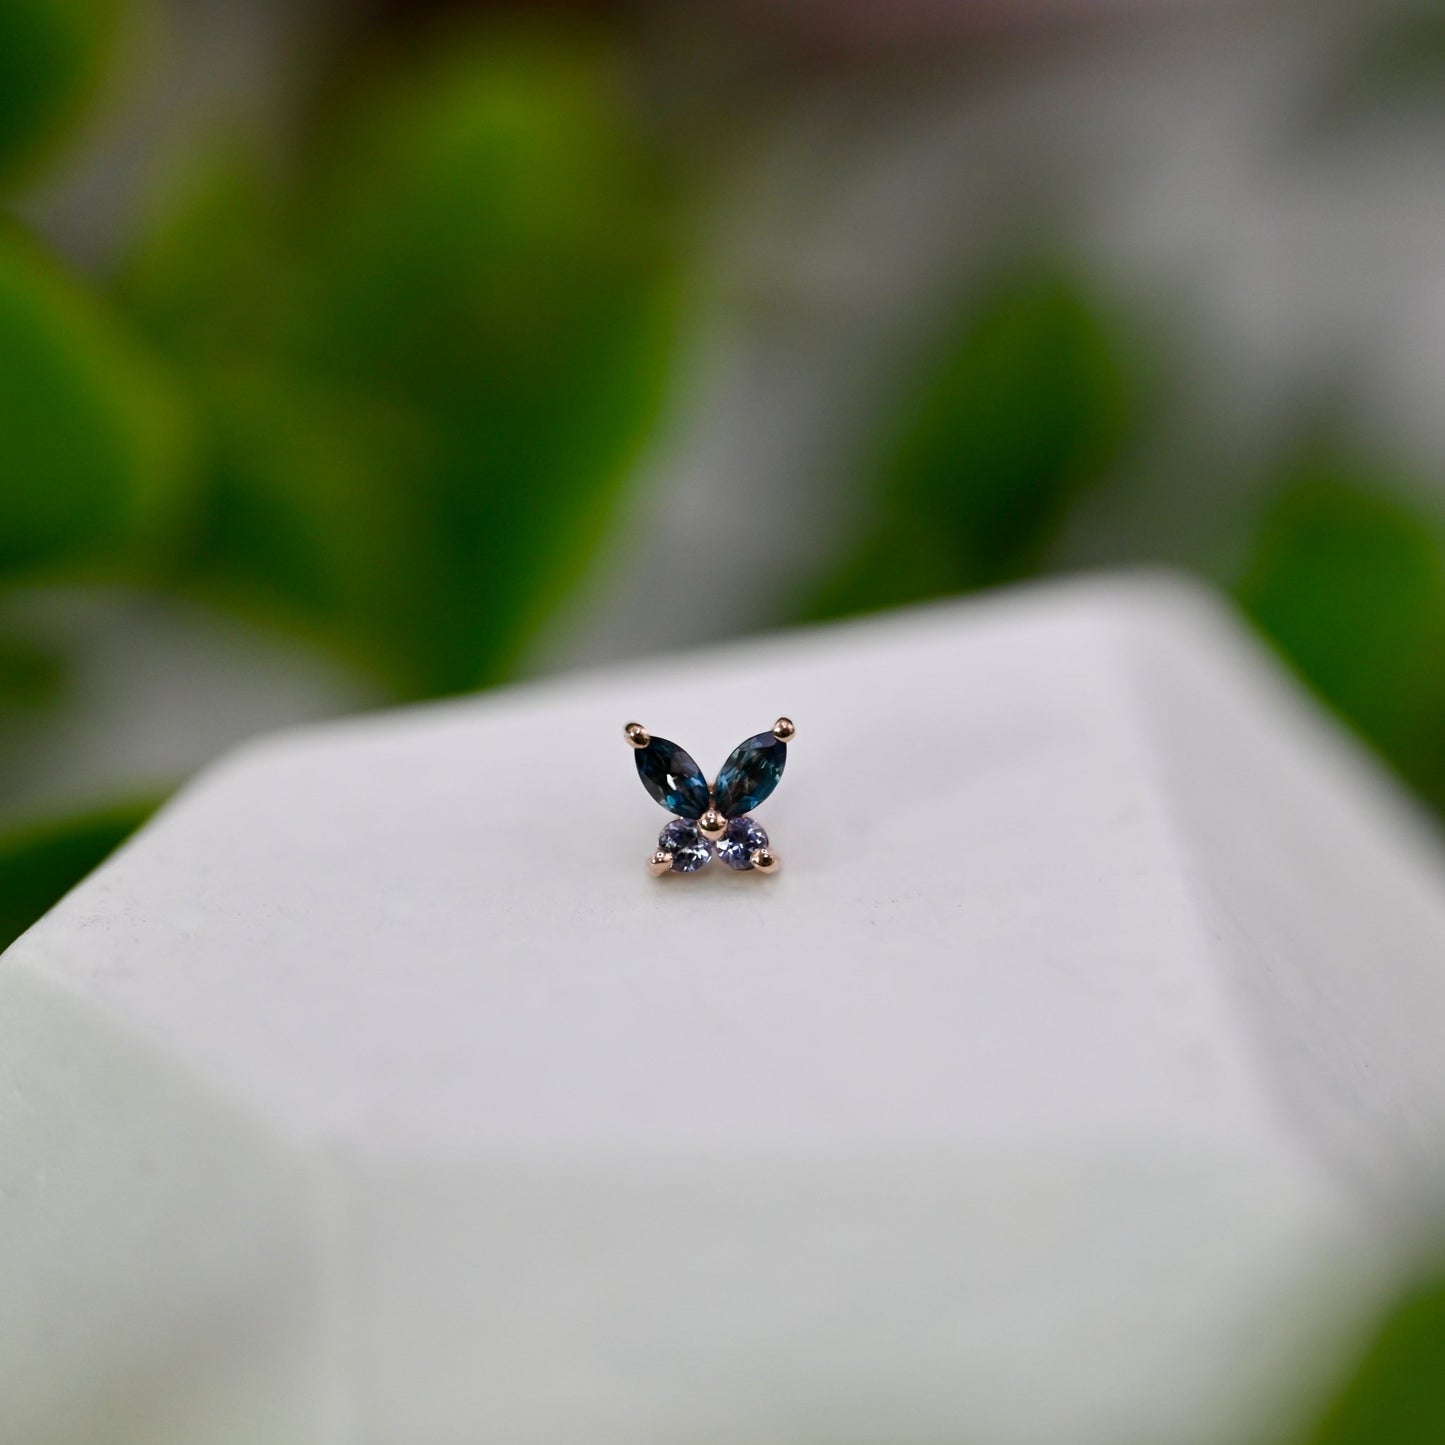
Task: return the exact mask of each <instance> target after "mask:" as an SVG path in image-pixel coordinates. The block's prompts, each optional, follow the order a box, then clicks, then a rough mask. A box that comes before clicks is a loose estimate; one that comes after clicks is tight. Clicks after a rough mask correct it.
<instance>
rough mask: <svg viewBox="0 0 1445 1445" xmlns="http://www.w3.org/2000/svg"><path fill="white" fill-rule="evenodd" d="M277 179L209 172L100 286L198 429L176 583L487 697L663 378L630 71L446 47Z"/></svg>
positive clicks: (557, 580) (658, 277)
mask: <svg viewBox="0 0 1445 1445" xmlns="http://www.w3.org/2000/svg"><path fill="white" fill-rule="evenodd" d="M373 80H375V78H374V77H373ZM293 180H294V186H293V189H292V190H291V191H290V192H289V193H288V194H287V196H286V197H285V200H284V203H283V204H281V205H280V206H276V205H274V204H268V203H267V202H266V201H265V200H264V198H263V197H261V196H259V195H258V190H257V187H256V184H255V181H254V178H253V179H251V180H247V179H246V178H245V177H244V175H242V174H240V173H239V172H238V170H237V168H236V167H235V165H234V163H233V162H231V161H227V162H225V163H223V164H222V165H221V167H220V168H219V173H218V175H217V177H216V179H215V180H214V181H213V182H211V183H209V184H204V185H201V186H199V187H195V188H193V189H192V192H191V194H190V196H189V197H188V198H187V200H186V202H185V204H184V205H183V206H182V207H181V208H180V209H179V211H173V212H172V213H171V214H170V216H169V217H168V218H167V219H166V220H164V221H163V222H162V223H161V224H160V225H159V226H158V227H157V228H156V230H155V232H154V234H153V235H152V237H151V238H150V239H149V240H148V241H147V243H146V245H145V246H144V247H143V248H142V251H141V253H140V254H139V255H138V256H137V258H136V262H135V265H134V266H133V267H132V268H131V269H130V272H129V274H128V276H127V278H126V281H125V284H124V287H123V293H122V294H123V296H124V297H125V299H126V300H127V302H128V304H129V305H130V306H131V307H132V309H133V311H134V314H135V315H136V316H137V317H139V318H140V319H141V320H142V322H143V324H144V325H145V327H146V329H147V330H148V332H149V334H150V335H151V336H152V338H153V339H154V340H155V342H156V344H157V345H158V346H161V347H162V348H163V349H165V350H167V351H168V352H169V353H170V354H172V355H174V356H176V358H177V359H178V360H180V361H182V362H183V364H184V367H185V369H186V371H187V373H188V375H189V376H190V377H191V380H192V385H193V387H194V388H195V392H196V395H197V397H198V404H199V409H200V411H201V412H202V413H203V414H204V415H205V416H207V417H208V418H209V419H210V432H211V443H212V445H211V449H210V453H209V455H210V467H209V488H210V494H211V505H212V510H213V516H214V517H215V518H216V519H217V525H213V526H211V527H210V528H208V530H207V533H206V538H207V539H208V540H207V542H206V546H205V548H204V549H203V550H202V551H201V552H200V553H199V554H198V556H197V558H196V559H195V567H194V571H195V574H196V575H197V576H198V577H203V578H206V579H209V580H214V577H215V576H216V574H217V571H218V570H219V571H220V572H222V573H224V575H225V576H226V577H228V578H229V579H232V580H233V581H235V582H236V583H237V584H239V585H244V583H245V581H246V579H248V578H249V581H250V584H251V586H252V588H253V589H254V591H255V593H256V595H257V597H258V599H259V600H260V601H261V605H272V606H280V607H282V608H285V609H289V610H290V611H291V612H292V614H293V615H294V616H295V617H297V618H298V619H299V620H302V621H304V622H305V623H306V624H307V625H313V626H319V627H321V628H322V629H323V630H329V631H330V632H332V633H333V634H338V635H344V636H345V637H347V638H349V639H350V643H349V645H350V646H351V648H352V650H353V652H355V651H358V650H365V651H369V653H370V654H371V655H372V658H373V661H374V663H375V665H376V668H377V670H378V671H380V672H381V673H383V674H384V675H386V676H389V677H391V678H392V679H393V680H394V682H395V685H396V686H397V687H398V688H399V689H400V690H402V691H405V692H414V693H427V692H445V691H453V690H457V689H463V688H467V687H472V686H476V685H478V684H480V683H485V682H489V681H493V680H495V679H497V678H498V677H501V676H503V675H505V674H506V673H507V671H508V670H509V669H510V668H512V667H513V666H515V664H516V661H517V659H518V657H519V655H520V653H521V651H522V649H523V648H524V647H525V646H526V644H527V642H528V641H529V640H530V639H531V638H532V637H533V635H534V634H535V632H536V630H537V628H538V627H539V626H540V625H541V624H542V622H544V621H545V619H546V618H547V617H548V616H550V615H551V613H552V612H553V611H554V609H555V608H556V607H557V606H558V605H559V604H560V602H561V601H562V600H563V599H564V598H565V596H566V595H567V593H568V592H569V590H570V589H571V587H572V586H573V585H574V584H575V583H576V581H577V580H578V577H579V574H580V572H581V569H582V568H583V566H584V565H585V563H586V561H587V559H588V558H589V557H590V555H591V553H592V550H593V548H594V546H595V544H596V542H597V540H598V538H599V535H600V533H601V531H602V529H603V528H604V526H605V525H606V522H607V519H608V517H609V516H610V514H611V509H612V505H613V503H614V501H615V499H616V497H617V494H618V491H619V489H620V487H621V485H622V482H623V479H624V477H625V475H626V468H627V464H628V463H629V462H630V460H631V458H632V456H633V454H634V453H635V451H636V449H637V448H638V446H639V445H640V443H641V441H642V439H643V438H644V436H645V435H646V433H647V430H648V428H649V426H650V423H651V422H652V420H653V418H654V415H655V413H656V410H657V408H658V405H659V402H660V399H661V396H662V393H663V389H664V385H665V382H666V378H667V373H668V366H667V361H668V357H669V355H670V351H671V343H672V334H673V321H674V310H675V306H674V293H675V267H674V256H673V250H672V246H671V243H670V240H669V228H668V225H667V207H666V203H665V199H664V190H665V188H664V187H663V186H662V184H661V181H660V174H659V168H658V165H657V164H656V162H655V160H654V158H653V156H652V155H651V154H650V152H649V150H648V147H647V145H646V142H645V138H644V134H643V130H642V127H641V125H640V122H639V121H638V119H637V117H636V116H635V115H634V114H633V111H632V105H631V102H630V100H629V96H628V92H627V88H626V85H625V79H624V77H623V76H622V74H621V73H620V72H619V70H618V69H617V67H616V66H615V65H614V63H613V60H612V58H611V57H610V55H609V54H608V53H607V52H606V51H605V50H603V49H601V48H599V47H598V46H597V45H596V44H595V43H594V42H592V41H591V40H590V39H587V38H585V37H580V36H576V35H572V34H569V33H568V32H566V31H561V30H545V31H537V32H532V31H529V32H525V33H519V32H507V33H504V34H489V35H487V36H485V37H480V38H478V37H470V36H468V37H465V38H462V39H455V38H453V39H452V40H451V41H450V42H449V43H448V44H447V45H446V46H445V47H440V48H438V49H437V50H436V51H435V52H434V53H432V54H430V55H429V56H427V57H426V58H424V59H423V60H422V61H420V62H418V63H416V64H415V65H414V66H412V67H411V68H409V69H408V70H406V71H405V72H403V73H397V72H392V71H389V70H388V71H384V72H382V74H381V77H380V79H379V81H378V82H377V83H375V84H373V85H372V86H371V87H369V88H368V87H365V86H363V87H361V88H359V90H358V91H357V93H356V94H355V95H354V96H351V97H348V98H347V99H345V100H344V101H343V102H342V103H341V105H340V108H339V111H338V112H337V114H336V115H335V116H334V118H333V119H332V122H331V124H330V127H329V129H328V131H327V134H326V138H325V141H324V143H323V144H321V145H319V146H318V147H317V150H316V153H315V155H314V156H313V157H312V158H311V159H310V160H309V161H308V162H307V163H306V164H305V165H303V167H302V168H301V170H300V172H299V173H298V175H297V176H296V177H294V178H293ZM258 216H259V217H260V219H259V220H258V219H257V217H258ZM238 237H239V238H240V239H237V238H238ZM258 256H259V257H261V258H263V259H262V260H260V261H259V262H258V261H257V259H256V258H257V257H258ZM197 318H201V319H199V320H198V319H197ZM217 336H220V337H223V338H224V340H223V341H222V342H221V344H219V345H218V344H217V343H216V340H215V338H216V337H217ZM238 358H239V364H238ZM238 378H243V380H242V382H241V384H240V385H238ZM213 549H220V550H219V551H216V550H213Z"/></svg>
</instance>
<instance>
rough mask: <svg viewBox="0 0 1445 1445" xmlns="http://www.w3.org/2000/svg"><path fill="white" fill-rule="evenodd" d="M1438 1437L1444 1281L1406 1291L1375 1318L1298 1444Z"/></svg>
mask: <svg viewBox="0 0 1445 1445" xmlns="http://www.w3.org/2000/svg"><path fill="white" fill-rule="evenodd" d="M1442 1440H1445V1280H1442V1279H1438V1278H1437V1279H1435V1280H1433V1281H1431V1282H1429V1283H1426V1284H1424V1285H1422V1286H1421V1287H1419V1288H1418V1289H1416V1290H1414V1291H1412V1292H1411V1293H1410V1294H1409V1295H1408V1296H1407V1297H1406V1298H1405V1299H1403V1300H1402V1301H1401V1302H1400V1303H1399V1304H1398V1305H1396V1307H1395V1308H1394V1310H1393V1311H1392V1312H1391V1313H1390V1314H1389V1315H1388V1317H1387V1318H1386V1319H1385V1320H1384V1321H1383V1323H1382V1324H1381V1326H1380V1328H1379V1330H1378V1332H1377V1333H1376V1334H1375V1337H1374V1339H1373V1340H1372V1341H1371V1342H1370V1344H1369V1345H1368V1347H1367V1348H1366V1350H1365V1353H1364V1356H1363V1358H1362V1359H1361V1361H1360V1363H1359V1365H1358V1367H1357V1368H1356V1369H1355V1370H1354V1372H1353V1373H1352V1374H1351V1376H1350V1377H1349V1379H1348V1380H1347V1381H1346V1383H1345V1384H1344V1385H1343V1387H1342V1388H1341V1389H1340V1390H1339V1392H1338V1393H1337V1394H1336V1396H1335V1398H1334V1399H1333V1400H1332V1401H1331V1402H1330V1403H1329V1405H1328V1406H1327V1408H1326V1409H1325V1410H1324V1412H1323V1414H1322V1415H1321V1417H1320V1419H1319V1420H1318V1421H1316V1422H1315V1423H1314V1425H1313V1426H1312V1427H1311V1428H1309V1429H1308V1430H1306V1431H1305V1432H1304V1434H1303V1436H1302V1437H1301V1439H1300V1441H1299V1445H1439V1442H1440V1441H1442Z"/></svg>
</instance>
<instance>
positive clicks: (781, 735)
mask: <svg viewBox="0 0 1445 1445" xmlns="http://www.w3.org/2000/svg"><path fill="white" fill-rule="evenodd" d="M795 732H797V728H795V727H794V726H793V720H792V718H790V717H780V718H779V719H778V720H777V722H775V723H774V724H773V736H774V737H775V738H777V740H778V741H779V742H780V743H790V742H792V741H793V734H794V733H795Z"/></svg>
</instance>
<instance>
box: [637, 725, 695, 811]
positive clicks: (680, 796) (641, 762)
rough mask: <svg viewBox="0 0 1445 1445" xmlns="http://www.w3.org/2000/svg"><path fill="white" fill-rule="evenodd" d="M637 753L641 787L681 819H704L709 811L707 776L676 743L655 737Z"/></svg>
mask: <svg viewBox="0 0 1445 1445" xmlns="http://www.w3.org/2000/svg"><path fill="white" fill-rule="evenodd" d="M634 756H635V757H636V759H637V776H638V777H639V778H641V779H642V786H643V787H644V788H646V789H647V791H648V792H649V793H651V794H652V796H653V798H654V799H655V800H656V801H657V802H659V803H661V804H662V806H663V807H664V808H666V809H667V811H668V812H669V813H676V814H677V815H678V816H679V817H682V818H701V817H702V815H703V814H704V813H705V812H707V808H708V792H707V779H706V778H705V777H703V775H702V769H701V768H700V767H698V765H697V764H696V763H695V762H693V760H692V758H691V757H689V756H688V754H687V753H685V752H683V750H682V749H681V748H680V747H678V745H677V744H676V743H670V742H668V740H667V739H666V738H653V740H652V741H651V742H650V743H648V745H647V746H646V747H645V748H638V750H637V752H636V753H635V754H634Z"/></svg>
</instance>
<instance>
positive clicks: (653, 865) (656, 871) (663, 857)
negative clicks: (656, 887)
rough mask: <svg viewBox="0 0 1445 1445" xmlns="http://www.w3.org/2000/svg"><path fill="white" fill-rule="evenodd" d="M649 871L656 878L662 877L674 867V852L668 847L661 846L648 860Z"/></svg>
mask: <svg viewBox="0 0 1445 1445" xmlns="http://www.w3.org/2000/svg"><path fill="white" fill-rule="evenodd" d="M647 867H648V871H649V872H650V873H651V874H652V876H653V877H654V878H661V877H662V875H663V874H664V873H667V872H669V871H670V870H671V868H672V854H671V853H669V852H668V851H667V849H666V848H659V849H658V850H657V852H656V853H654V854H653V855H652V857H651V858H649V859H648V860H647Z"/></svg>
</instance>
